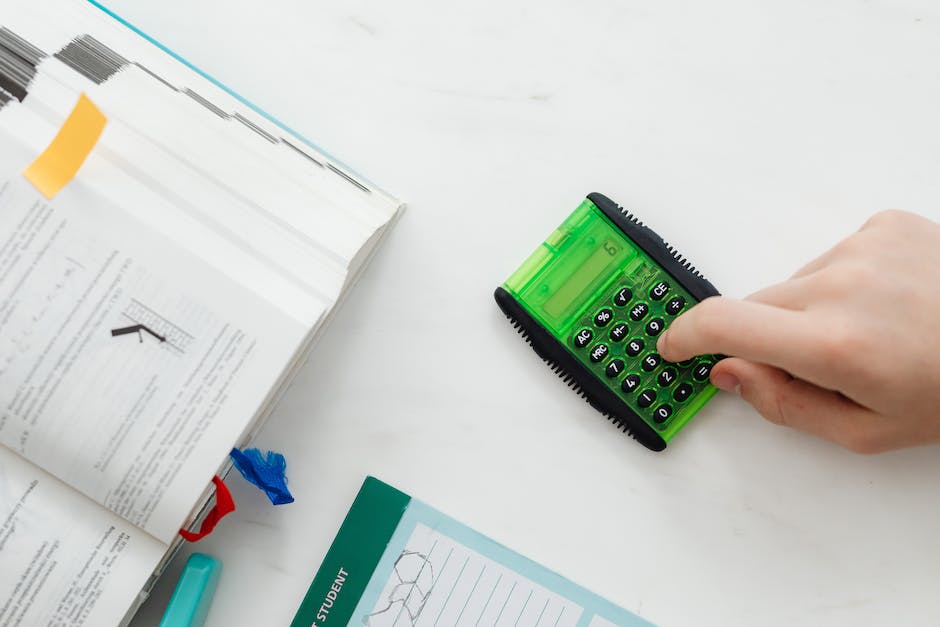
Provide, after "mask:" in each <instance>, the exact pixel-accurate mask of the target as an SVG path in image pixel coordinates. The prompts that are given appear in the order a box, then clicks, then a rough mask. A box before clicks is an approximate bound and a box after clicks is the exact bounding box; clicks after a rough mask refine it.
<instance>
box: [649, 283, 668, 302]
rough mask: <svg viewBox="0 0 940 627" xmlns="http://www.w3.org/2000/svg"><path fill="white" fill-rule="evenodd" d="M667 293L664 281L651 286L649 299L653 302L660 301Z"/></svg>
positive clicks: (666, 284)
mask: <svg viewBox="0 0 940 627" xmlns="http://www.w3.org/2000/svg"><path fill="white" fill-rule="evenodd" d="M668 291H669V284H668V283H666V282H665V281H660V282H659V283H657V284H656V285H654V286H653V289H651V290H650V298H652V299H653V300H662V299H663V296H665V295H666V293H667V292H668Z"/></svg>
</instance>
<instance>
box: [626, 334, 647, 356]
mask: <svg viewBox="0 0 940 627" xmlns="http://www.w3.org/2000/svg"><path fill="white" fill-rule="evenodd" d="M644 346H645V345H644V344H643V340H641V339H640V338H638V337H636V338H633V339H632V340H630V341H629V342H627V347H626V348H625V349H624V351H626V353H627V355H629V356H630V357H636V356H637V355H639V354H640V353H641V352H642V351H643V347H644Z"/></svg>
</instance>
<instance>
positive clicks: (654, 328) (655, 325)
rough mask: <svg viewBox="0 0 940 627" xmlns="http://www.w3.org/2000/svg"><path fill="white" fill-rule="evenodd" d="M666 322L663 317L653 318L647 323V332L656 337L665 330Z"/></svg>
mask: <svg viewBox="0 0 940 627" xmlns="http://www.w3.org/2000/svg"><path fill="white" fill-rule="evenodd" d="M665 326H666V324H665V323H664V322H663V319H662V318H653V319H652V320H650V321H649V322H647V323H646V334H647V335H652V336H653V337H656V336H657V335H659V334H660V333H662V332H663V329H664V328H665Z"/></svg>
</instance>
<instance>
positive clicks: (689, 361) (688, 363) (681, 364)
mask: <svg viewBox="0 0 940 627" xmlns="http://www.w3.org/2000/svg"><path fill="white" fill-rule="evenodd" d="M693 363H695V358H694V357H693V358H692V359H686V360H685V361H680V362H679V364H678V365H679V367H680V368H688V367H689V366H691V365H692V364H693Z"/></svg>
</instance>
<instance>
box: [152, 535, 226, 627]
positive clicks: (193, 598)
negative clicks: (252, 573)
mask: <svg viewBox="0 0 940 627" xmlns="http://www.w3.org/2000/svg"><path fill="white" fill-rule="evenodd" d="M221 572H222V562H220V561H219V560H217V559H215V558H214V557H209V556H208V555H205V554H204V553H193V554H192V555H190V556H189V559H188V560H186V566H184V567H183V574H182V575H180V578H179V581H177V582H176V589H174V590H173V596H172V597H170V604H169V605H167V607H166V612H165V613H164V614H163V619H162V620H161V621H160V627H202V625H203V623H205V622H206V615H208V614H209V606H210V605H212V597H213V596H214V595H215V589H216V588H217V587H218V585H219V573H221Z"/></svg>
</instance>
